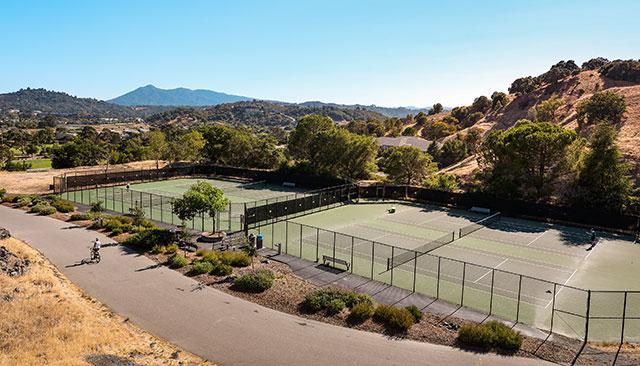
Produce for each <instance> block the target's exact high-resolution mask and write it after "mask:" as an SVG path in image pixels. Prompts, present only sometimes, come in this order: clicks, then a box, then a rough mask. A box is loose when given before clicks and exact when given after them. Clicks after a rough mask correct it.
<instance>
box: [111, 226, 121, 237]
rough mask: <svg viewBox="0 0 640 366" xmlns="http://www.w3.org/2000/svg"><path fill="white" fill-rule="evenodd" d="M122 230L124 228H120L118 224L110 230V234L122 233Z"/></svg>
mask: <svg viewBox="0 0 640 366" xmlns="http://www.w3.org/2000/svg"><path fill="white" fill-rule="evenodd" d="M123 232H124V230H122V227H121V226H118V227H117V228H115V229H113V230H111V236H118V235H120V234H122V233H123Z"/></svg>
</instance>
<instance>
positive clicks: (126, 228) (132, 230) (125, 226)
mask: <svg viewBox="0 0 640 366" xmlns="http://www.w3.org/2000/svg"><path fill="white" fill-rule="evenodd" d="M120 228H121V229H122V231H124V232H125V233H132V234H133V233H136V232H137V230H136V227H135V226H133V225H131V224H122V225H121V226H120Z"/></svg>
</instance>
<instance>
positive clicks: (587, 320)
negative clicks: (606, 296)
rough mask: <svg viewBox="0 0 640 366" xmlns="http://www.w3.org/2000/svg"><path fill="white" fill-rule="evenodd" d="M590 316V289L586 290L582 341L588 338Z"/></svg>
mask: <svg viewBox="0 0 640 366" xmlns="http://www.w3.org/2000/svg"><path fill="white" fill-rule="evenodd" d="M590 316H591V290H587V319H586V321H585V324H584V341H585V343H586V342H587V341H588V340H589V318H590Z"/></svg>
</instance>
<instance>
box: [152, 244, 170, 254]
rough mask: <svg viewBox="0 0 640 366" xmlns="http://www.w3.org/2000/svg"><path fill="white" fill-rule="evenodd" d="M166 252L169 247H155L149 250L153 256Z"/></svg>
mask: <svg viewBox="0 0 640 366" xmlns="http://www.w3.org/2000/svg"><path fill="white" fill-rule="evenodd" d="M165 250H167V246H166V245H154V246H153V248H151V250H149V253H151V254H162V253H164V251H165Z"/></svg>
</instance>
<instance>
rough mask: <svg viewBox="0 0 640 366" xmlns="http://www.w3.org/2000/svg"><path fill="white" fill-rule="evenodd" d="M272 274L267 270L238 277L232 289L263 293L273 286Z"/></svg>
mask: <svg viewBox="0 0 640 366" xmlns="http://www.w3.org/2000/svg"><path fill="white" fill-rule="evenodd" d="M273 278H274V275H273V272H271V271H270V270H268V269H259V270H257V271H251V272H247V273H245V274H243V275H242V276H240V277H238V278H237V279H236V281H235V282H234V283H233V287H234V289H237V290H239V291H244V292H254V293H258V292H263V291H266V290H268V289H270V288H271V286H273Z"/></svg>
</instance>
